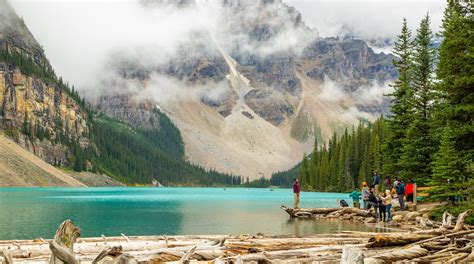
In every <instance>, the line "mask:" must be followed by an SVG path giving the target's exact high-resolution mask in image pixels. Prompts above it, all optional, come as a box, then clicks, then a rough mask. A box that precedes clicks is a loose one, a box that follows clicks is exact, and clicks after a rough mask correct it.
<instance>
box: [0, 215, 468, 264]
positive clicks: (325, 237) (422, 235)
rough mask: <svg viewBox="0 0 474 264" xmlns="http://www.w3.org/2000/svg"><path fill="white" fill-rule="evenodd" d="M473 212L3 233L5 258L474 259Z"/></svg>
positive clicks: (0, 244) (67, 226) (67, 224)
mask: <svg viewBox="0 0 474 264" xmlns="http://www.w3.org/2000/svg"><path fill="white" fill-rule="evenodd" d="M469 213H470V210H469V211H466V212H464V213H462V214H460V215H459V216H458V218H457V221H456V223H454V222H453V221H452V220H453V219H452V218H451V217H447V216H446V219H445V221H443V223H441V225H440V226H439V227H438V228H435V229H427V230H418V231H412V232H398V233H366V232H342V233H339V234H320V235H310V236H264V235H262V234H259V235H257V236H250V235H240V236H217V235H216V236H169V237H166V236H140V237H131V236H130V237H129V236H126V235H124V234H122V236H120V237H105V236H102V237H100V238H79V236H80V229H79V228H78V227H76V226H75V225H74V224H73V223H72V222H71V221H70V220H66V221H64V222H63V223H62V224H61V225H60V227H59V228H58V230H57V232H56V235H55V236H54V238H53V239H52V240H43V239H36V240H34V241H24V240H23V241H0V262H2V263H7V264H11V263H47V262H49V263H55V264H60V263H315V262H318V263H319V262H323V263H339V262H341V263H393V262H397V261H400V262H403V261H419V262H425V263H426V262H449V261H451V262H470V261H474V251H473V245H474V237H473V235H474V230H470V229H467V228H465V226H464V220H465V218H466V216H467V215H468V214H469Z"/></svg>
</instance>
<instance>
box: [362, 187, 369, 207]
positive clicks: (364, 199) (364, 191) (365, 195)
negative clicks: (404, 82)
mask: <svg viewBox="0 0 474 264" xmlns="http://www.w3.org/2000/svg"><path fill="white" fill-rule="evenodd" d="M368 201H369V187H368V186H367V182H363V183H362V203H363V206H364V208H363V209H364V210H366V209H367V202H368Z"/></svg>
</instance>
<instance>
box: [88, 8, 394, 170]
mask: <svg viewBox="0 0 474 264" xmlns="http://www.w3.org/2000/svg"><path fill="white" fill-rule="evenodd" d="M142 3H143V5H144V6H146V8H150V9H153V8H163V5H166V6H167V7H169V5H173V4H172V3H171V4H170V1H152V0H149V1H143V2H142ZM177 6H178V11H176V12H186V10H187V11H189V10H192V9H195V8H198V9H199V8H200V9H203V8H204V9H206V8H209V9H210V10H215V9H217V10H219V12H217V14H218V15H216V17H215V19H216V21H217V22H216V25H218V26H214V27H208V28H202V29H196V30H194V31H192V32H190V33H189V34H190V36H183V40H182V41H181V42H179V43H177V44H176V49H175V51H174V52H170V54H167V56H166V58H165V59H160V60H158V59H157V60H155V61H151V62H150V59H144V57H143V56H139V55H137V53H139V52H137V51H133V48H131V49H132V51H130V49H129V50H122V51H117V52H115V53H114V56H113V57H111V58H110V61H109V63H108V64H107V65H108V68H107V71H108V72H112V73H113V74H111V75H112V76H113V78H107V77H105V78H104V79H103V80H102V82H101V86H103V87H105V88H104V89H101V91H103V94H102V95H99V96H93V97H90V98H88V99H89V100H90V101H91V102H92V105H93V106H94V107H96V109H99V111H102V112H104V113H106V114H109V115H112V116H114V117H116V118H118V119H119V120H121V121H123V122H127V123H129V124H132V125H133V126H137V127H141V128H143V129H145V130H146V129H150V128H153V126H154V124H156V121H154V120H155V117H154V115H153V109H154V108H153V106H155V105H157V106H158V107H159V108H160V109H161V110H162V111H163V112H164V113H165V114H166V115H168V116H169V117H170V118H171V120H172V121H173V122H174V123H175V124H176V125H177V127H178V128H179V130H180V131H181V134H182V136H183V140H184V144H185V156H186V159H187V160H189V161H191V162H192V163H195V164H199V165H201V166H203V167H206V168H215V169H217V170H218V171H221V172H227V173H232V174H236V175H242V176H246V177H250V178H252V179H255V178H259V177H261V176H266V177H269V176H270V175H271V173H273V172H276V171H283V170H286V169H288V168H290V167H292V166H293V165H295V164H296V163H298V162H299V161H300V160H301V158H302V157H303V155H304V154H305V153H309V152H310V150H311V149H312V144H313V142H314V139H315V138H318V139H319V140H318V142H322V140H323V139H328V138H329V137H330V136H331V135H332V134H333V133H334V132H342V131H343V130H344V129H345V128H351V127H352V126H353V125H355V124H357V123H358V122H359V120H361V119H369V120H373V119H374V118H375V117H377V116H379V115H380V114H382V113H386V111H387V105H388V100H387V99H385V98H384V97H383V94H385V93H387V91H389V89H390V88H389V86H388V83H390V82H391V81H392V80H393V79H394V78H396V76H397V72H396V70H395V68H394V67H393V65H392V60H393V59H395V57H394V56H393V55H391V54H384V53H376V52H374V51H373V49H371V48H370V47H369V45H368V44H367V43H366V42H365V41H362V40H358V39H355V38H344V39H340V38H321V37H319V36H318V33H317V30H315V29H311V28H308V27H307V26H306V25H305V23H304V22H303V20H302V17H301V14H300V13H299V12H298V11H297V10H296V9H295V8H293V7H290V6H288V5H286V4H284V3H282V1H278V0H273V1H270V0H268V1H264V0H261V1H244V0H223V1H219V2H218V4H217V6H216V2H212V3H209V2H207V1H180V2H179V4H177ZM137 49H142V47H140V48H138V47H137ZM148 55H151V54H148ZM106 76H110V75H106ZM169 97H172V98H169ZM143 98H146V99H143Z"/></svg>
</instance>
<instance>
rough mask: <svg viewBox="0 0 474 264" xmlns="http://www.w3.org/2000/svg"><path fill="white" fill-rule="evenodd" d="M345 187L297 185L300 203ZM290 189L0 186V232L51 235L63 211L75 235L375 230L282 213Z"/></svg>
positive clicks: (325, 199) (317, 201)
mask: <svg viewBox="0 0 474 264" xmlns="http://www.w3.org/2000/svg"><path fill="white" fill-rule="evenodd" d="M337 199H346V200H347V201H350V199H349V198H348V194H338V193H302V194H301V204H300V207H335V206H337V204H336V200H337ZM292 203H293V193H292V190H290V189H275V190H274V191H270V190H269V189H246V188H227V189H223V188H128V187H120V188H0V240H6V239H34V238H36V237H42V238H45V239H46V238H52V237H53V235H54V232H55V230H56V228H57V227H58V226H59V224H60V223H61V222H62V221H63V220H65V219H68V218H69V219H72V220H73V222H74V223H75V224H76V225H77V226H79V227H80V228H81V229H82V235H81V236H82V237H91V236H100V235H101V234H104V235H106V236H119V235H120V233H124V234H127V235H163V234H166V235H176V234H189V235H191V234H203V235H204V234H236V235H237V234H256V233H258V232H260V233H263V234H266V235H277V234H314V233H328V232H338V231H341V230H364V231H375V229H374V228H369V227H365V226H363V225H360V224H354V223H350V222H347V221H338V220H334V221H325V220H307V219H293V220H291V219H289V216H288V215H287V214H286V213H285V212H283V211H282V210H281V209H280V205H282V204H286V205H292Z"/></svg>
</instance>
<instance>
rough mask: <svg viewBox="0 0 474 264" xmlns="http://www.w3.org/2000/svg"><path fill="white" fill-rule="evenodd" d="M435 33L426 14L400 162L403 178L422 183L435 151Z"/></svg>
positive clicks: (417, 45) (427, 176)
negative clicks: (411, 113)
mask: <svg viewBox="0 0 474 264" xmlns="http://www.w3.org/2000/svg"><path fill="white" fill-rule="evenodd" d="M431 38H432V32H431V29H430V18H429V15H426V17H425V18H424V19H422V21H421V23H420V27H419V29H418V30H417V35H416V38H415V42H414V43H415V51H414V60H413V62H414V63H413V73H414V78H413V88H414V96H413V98H412V100H411V102H412V104H413V107H414V113H413V120H412V122H411V123H410V125H409V127H408V131H407V135H406V138H404V139H403V148H402V155H401V157H400V160H399V165H400V176H401V177H402V178H403V179H408V178H413V179H415V180H416V181H417V182H418V183H419V184H426V183H427V182H428V181H429V179H430V177H431V170H430V163H431V160H432V155H433V153H435V151H436V141H435V140H434V137H433V135H432V123H431V122H432V103H433V100H434V99H435V95H434V89H433V83H432V82H433V80H432V78H433V76H432V75H433V64H434V51H433V49H432V48H431Z"/></svg>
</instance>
